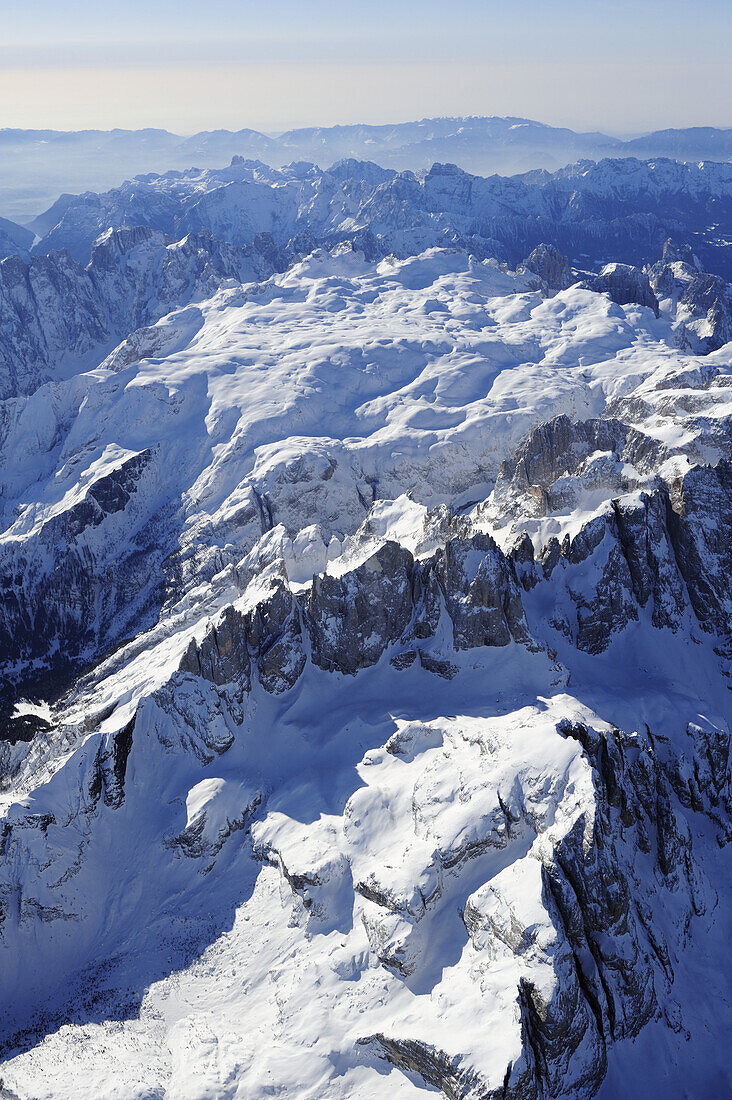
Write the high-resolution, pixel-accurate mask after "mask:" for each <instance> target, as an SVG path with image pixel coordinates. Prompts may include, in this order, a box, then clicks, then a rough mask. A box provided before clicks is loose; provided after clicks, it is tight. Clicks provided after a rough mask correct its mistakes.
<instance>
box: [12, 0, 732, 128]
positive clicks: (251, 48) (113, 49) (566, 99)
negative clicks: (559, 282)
mask: <svg viewBox="0 0 732 1100" xmlns="http://www.w3.org/2000/svg"><path fill="white" fill-rule="evenodd" d="M0 18H1V20H2V39H0V126H21V127H53V128H60V129H80V128H84V127H103V128H109V127H113V126H121V127H141V126H163V127H167V128H168V129H172V130H177V131H178V132H181V133H190V132H193V131H195V130H200V129H215V128H217V127H226V128H229V129H239V128H241V127H246V126H250V127H252V128H254V129H259V130H266V131H277V130H283V129H287V128H289V127H291V126H307V125H312V124H323V125H330V124H332V123H337V122H357V121H362V122H393V121H401V120H405V119H410V118H421V117H425V116H430V115H457V114H480V115H491V114H498V115H503V114H512V115H523V116H527V117H531V118H536V119H539V120H541V121H543V122H549V123H553V124H556V125H568V126H572V127H574V128H576V129H594V128H597V129H604V130H610V131H613V132H623V133H631V132H638V131H642V130H647V129H654V128H659V127H664V126H689V125H695V124H696V125H717V126H725V125H726V126H730V125H732V64H731V63H730V60H729V51H730V42H732V0H684V2H682V0H501V2H498V0H441V2H436V0H419V2H417V0H365V2H361V3H359V4H355V3H350V2H345V3H335V2H334V0H300V2H297V3H296V2H294V0H269V2H262V0H208V2H205V0H117V2H116V3H115V4H113V3H112V2H111V0H3V3H2V7H1V8H0Z"/></svg>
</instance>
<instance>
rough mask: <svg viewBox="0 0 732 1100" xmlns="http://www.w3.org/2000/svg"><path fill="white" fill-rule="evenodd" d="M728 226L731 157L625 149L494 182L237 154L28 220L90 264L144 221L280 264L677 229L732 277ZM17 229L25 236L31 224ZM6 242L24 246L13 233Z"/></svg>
mask: <svg viewBox="0 0 732 1100" xmlns="http://www.w3.org/2000/svg"><path fill="white" fill-rule="evenodd" d="M729 226H732V164H720V163H715V162H705V163H702V164H682V163H679V162H678V161H674V160H669V159H664V158H658V159H657V160H652V161H643V160H638V159H637V158H633V157H621V158H607V159H605V160H602V161H600V162H599V163H595V162H593V161H587V160H584V161H580V162H578V163H577V164H575V165H573V166H571V167H569V168H563V169H561V170H560V171H558V172H554V173H550V172H546V171H544V170H541V169H540V170H537V171H533V172H528V173H524V174H523V175H518V176H512V177H505V176H490V177H488V178H485V177H482V176H474V175H471V174H470V173H467V172H464V171H463V170H462V169H460V168H457V167H456V166H455V165H454V164H434V165H433V166H432V167H431V168H430V170H429V171H428V172H420V173H414V172H410V171H404V172H396V171H395V170H394V169H391V168H382V167H380V166H379V165H377V164H374V163H373V162H371V161H358V160H353V159H349V160H342V161H339V162H337V163H336V164H335V165H333V166H332V167H331V168H330V169H328V170H323V169H320V168H317V167H315V166H314V165H312V164H307V163H302V162H300V163H298V164H293V165H290V166H289V167H286V168H284V169H276V168H270V167H268V166H267V165H265V164H263V163H262V162H261V161H250V160H244V159H242V158H234V159H233V160H232V163H231V165H229V166H228V167H227V168H218V169H194V170H189V171H188V172H178V171H172V172H166V173H163V174H161V175H156V174H153V173H150V174H148V175H146V176H138V177H137V178H136V179H133V180H130V181H127V182H126V183H124V184H122V185H121V186H120V187H115V188H113V189H112V190H110V191H106V192H101V193H99V192H92V191H88V192H85V193H84V194H82V195H79V196H68V195H66V196H63V197H62V198H60V199H58V200H57V201H56V202H55V203H54V204H53V205H52V206H51V207H50V208H49V209H48V210H47V211H46V212H45V213H44V214H43V215H41V216H40V217H38V218H36V219H35V220H34V221H33V222H31V223H30V227H29V228H30V230H32V232H33V233H35V235H36V238H37V239H36V240H35V242H34V243H33V245H32V247H31V248H30V250H26V253H25V254H26V257H27V255H28V254H29V253H32V254H33V256H38V257H40V256H41V255H45V254H48V253H51V252H54V251H58V250H60V249H66V250H67V251H68V252H69V253H70V254H71V256H72V257H73V258H74V260H76V261H77V262H80V263H82V264H86V263H87V262H88V261H89V259H90V257H91V255H92V252H93V247H94V242H95V241H96V240H97V239H98V238H99V237H100V236H101V235H102V234H106V233H107V232H108V230H110V229H114V230H117V229H134V228H136V227H146V228H147V229H149V230H153V231H155V232H158V233H162V234H165V236H166V237H167V239H168V240H170V241H173V240H181V239H182V238H187V237H188V236H189V235H191V234H193V235H194V236H195V235H199V234H201V233H203V234H209V235H210V236H211V237H213V238H214V239H216V240H218V241H220V242H224V243H225V244H227V245H229V246H233V247H234V248H237V249H241V248H244V249H252V248H253V249H254V250H255V251H256V252H257V254H258V255H262V256H265V257H267V258H268V260H269V262H270V263H271V264H273V269H277V270H284V268H285V267H287V266H288V264H289V263H291V262H292V261H293V259H294V258H296V257H297V256H301V255H305V254H307V253H308V252H310V251H312V250H313V249H314V248H316V247H323V248H326V249H332V248H335V247H341V248H342V247H344V246H345V247H353V248H355V249H357V250H358V251H360V252H363V253H364V254H365V255H366V257H367V258H368V259H371V260H374V259H378V258H381V257H384V256H387V255H396V256H399V257H402V258H404V257H406V256H410V255H415V254H416V253H419V252H420V251H422V250H424V249H425V248H433V247H450V248H459V249H462V250H464V251H466V252H469V253H471V254H472V255H474V256H476V257H478V258H479V259H486V258H489V257H493V258H495V259H497V260H499V261H501V262H506V263H508V264H510V265H511V266H512V267H513V266H515V265H516V264H517V263H519V262H520V261H521V260H522V259H523V258H524V257H525V256H527V255H528V254H529V252H531V250H532V249H533V248H535V247H536V246H537V245H538V244H540V243H546V244H551V245H553V246H555V247H556V248H558V249H560V250H561V251H562V252H564V253H565V254H566V255H567V256H568V257H569V258H570V260H571V261H572V263H574V264H575V265H576V266H577V267H579V268H584V269H588V268H594V267H599V266H602V264H604V263H605V262H606V261H607V257H608V255H612V256H613V257H615V258H617V259H618V260H622V261H623V262H625V263H631V264H644V263H648V262H653V261H654V260H655V259H656V258H657V257H658V256H659V255H660V253H661V249H662V247H663V243H664V241H665V240H666V239H667V238H668V237H674V238H675V239H676V240H677V241H679V242H680V243H684V244H690V245H693V248H694V251H695V252H696V253H697V255H698V256H699V257H700V259H701V261H702V263H703V264H704V266H705V269H706V270H708V271H710V272H713V273H714V274H716V275H720V276H723V277H724V278H725V279H730V278H732V244H731V243H730V240H729V237H730V236H731V234H730V233H729V232H728V231H727V229H726V228H725V227H729ZM20 232H21V233H22V232H26V245H27V236H29V233H28V231H25V230H21V231H20ZM8 251H9V253H19V254H21V255H23V254H24V251H23V248H22V247H20V246H19V243H17V242H16V243H15V244H13V243H12V242H11V245H10V248H9V250H8ZM247 256H249V253H248V254H247ZM247 263H249V259H248V258H247Z"/></svg>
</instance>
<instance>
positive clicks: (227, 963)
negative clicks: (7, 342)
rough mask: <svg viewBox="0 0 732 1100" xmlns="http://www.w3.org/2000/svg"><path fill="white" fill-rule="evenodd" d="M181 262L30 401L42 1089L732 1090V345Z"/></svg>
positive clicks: (6, 808) (17, 842) (29, 548)
mask: <svg viewBox="0 0 732 1100" xmlns="http://www.w3.org/2000/svg"><path fill="white" fill-rule="evenodd" d="M181 186H183V184H182V185H181ZM109 241H111V238H110V239H109ZM109 241H108V242H107V243H108V244H109ZM135 247H137V246H135ZM144 247H145V248H148V247H149V246H148V244H147V243H144ZM155 247H156V248H157V247H158V246H157V244H156V245H155ZM166 247H167V246H166ZM156 254H157V253H156ZM186 255H188V253H186ZM199 259H200V257H199V258H198V259H196V264H198V263H199ZM166 262H167V261H166ZM176 262H177V260H176ZM181 262H183V261H182V260H181ZM186 262H187V261H186ZM673 263H674V262H673V261H671V260H669V271H671V275H673V276H674V278H676V279H677V280H682V282H683V280H684V279H686V280H687V282H688V279H690V278H691V276H690V275H688V272H687V269H686V268H684V269H683V270H682V269H681V268H679V267H678V265H677V267H676V269H675V273H674V271H673V270H672V268H673ZM687 266H688V265H687ZM682 267H683V265H682ZM176 270H178V269H177V268H176ZM695 270H696V269H695ZM196 271H199V268H198V267H197V268H196ZM659 272H660V273H657V278H658V279H659V280H661V279H662V278H666V279H670V278H671V275H669V274H668V271H666V269H665V268H664V269H663V271H661V268H660V267H659ZM622 274H623V273H622V272H621V273H620V275H621V276H622ZM146 277H147V276H146ZM207 278H208V276H207ZM179 285H180V287H181V288H183V289H181V290H180V292H179V296H178V303H177V307H176V308H173V309H172V311H170V312H165V313H164V314H163V315H162V316H159V317H158V316H156V313H158V314H159V313H160V310H159V309H157V310H156V309H155V308H153V307H150V308H149V309H148V308H147V307H146V311H143V313H142V314H141V315H140V316H141V320H142V323H141V325H139V326H138V327H135V328H134V331H131V332H129V334H128V335H126V337H125V339H123V340H122V342H121V343H119V344H118V345H117V346H115V347H114V348H113V349H111V350H110V346H109V345H110V339H109V330H107V329H104V331H103V332H102V330H101V329H100V332H99V334H98V336H99V339H98V340H97V342H96V343H94V340H93V339H92V336H89V339H88V341H87V342H86V343H85V344H83V347H84V348H85V350H84V353H83V354H80V355H79V356H78V357H77V358H74V357H73V356H67V357H66V358H65V359H64V360H63V363H62V364H61V365H60V366H59V367H58V369H55V368H54V370H55V373H54V374H53V377H51V379H50V380H44V378H43V377H42V376H41V375H38V377H35V376H34V377H35V381H34V382H32V383H30V382H29V383H28V386H27V387H26V389H28V390H30V392H23V390H22V389H19V390H18V392H15V393H13V394H11V396H9V397H7V398H6V399H5V400H4V401H2V403H1V405H0V429H1V430H0V492H1V495H2V499H1V503H0V507H1V509H2V517H1V519H2V523H1V526H2V534H1V535H0V585H2V591H3V600H2V607H1V615H0V655H2V658H3V692H2V705H3V718H2V721H3V728H4V730H5V735H4V738H3V740H0V814H1V815H2V821H1V822H0V853H1V855H2V860H1V861H0V955H1V957H2V964H1V965H0V1004H1V1005H2V1011H1V1013H0V1037H1V1038H0V1044H1V1045H2V1049H3V1056H2V1061H1V1062H0V1095H2V1096H7V1097H13V1098H20V1100H65V1098H68V1100H72V1098H74V1100H75V1098H77V1097H79V1096H80V1095H83V1096H88V1097H99V1098H105V1100H106V1098H109V1100H151V1098H153V1097H158V1098H161V1100H162V1098H165V1100H214V1098H215V1100H260V1098H263V1097H270V1096H274V1097H288V1098H289V1097H297V1098H312V1100H326V1098H328V1100H331V1098H332V1100H346V1098H348V1100H351V1098H354V1100H355V1098H359V1100H366V1098H372V1097H390V1098H391V1097H418V1096H420V1095H422V1094H424V1093H426V1092H440V1091H441V1092H442V1093H443V1094H444V1095H447V1096H449V1097H452V1098H453V1100H457V1098H461V1100H462V1098H465V1100H468V1098H469V1100H479V1098H480V1100H499V1098H501V1100H540V1098H541V1100H545V1098H550V1097H552V1098H554V1097H556V1098H560V1097H561V1098H567V1100H569V1098H572V1100H580V1098H587V1100H589V1098H590V1097H592V1096H595V1095H597V1096H599V1097H601V1098H602V1100H620V1097H628V1096H640V1095H646V1094H647V1095H649V1096H653V1095H664V1096H665V1097H667V1098H668V1100H684V1098H687V1097H689V1098H690V1097H701V1096H705V1097H711V1098H714V1097H719V1098H721V1097H723V1096H727V1095H729V1094H730V1093H732V1062H731V1061H730V1057H729V1052H728V1046H729V1043H728V1042H727V1039H728V1037H729V1036H730V1034H731V1033H732V1003H731V999H730V981H729V977H730V969H729V946H728V945H729V940H730V935H731V934H732V918H731V917H730V912H732V909H731V906H730V902H731V900H732V899H731V898H730V890H729V886H728V881H727V880H728V878H729V874H728V852H729V846H728V845H729V841H730V839H731V838H732V820H731V818H730V810H731V807H732V803H731V802H730V789H729V785H730V773H729V741H730V701H731V699H732V696H731V695H730V684H732V680H731V679H730V676H731V674H732V664H731V661H732V641H731V640H732V548H731V547H730V543H729V529H730V528H729V525H730V523H732V463H730V458H732V453H731V451H730V438H731V435H730V425H732V355H731V349H732V345H730V344H722V346H719V347H717V348H716V349H715V350H712V351H711V353H710V354H706V355H703V356H702V355H697V354H694V353H693V352H694V351H695V350H698V347H699V346H700V345H694V346H692V341H691V338H690V337H689V336H688V335H686V331H687V330H686V329H685V328H684V327H683V326H684V324H687V325H688V324H689V323H690V322H689V318H690V317H691V316H692V312H691V311H692V307H691V306H688V307H684V308H686V313H684V308H680V307H679V295H680V293H681V291H679V290H678V288H677V290H676V291H673V292H669V293H668V294H667V295H666V296H665V297H663V298H660V308H658V309H655V308H651V307H649V306H648V305H642V304H638V303H637V302H634V301H626V302H625V303H624V304H619V302H618V301H616V300H613V297H612V296H611V293H601V292H599V291H598V290H597V289H591V288H590V287H589V285H588V284H587V282H586V281H585V282H584V283H583V282H581V281H580V280H579V278H577V279H576V280H572V281H571V285H569V286H566V287H565V288H564V289H560V290H559V291H558V292H554V291H553V290H552V288H548V287H547V285H546V281H545V280H543V279H542V277H540V276H538V275H537V274H536V273H535V272H533V271H532V270H530V269H528V268H525V269H524V270H523V271H522V272H519V273H518V274H517V273H514V272H512V271H509V270H507V269H506V268H505V266H504V267H500V266H499V265H498V264H497V263H496V262H495V261H493V260H478V259H476V258H475V257H474V256H470V255H469V254H467V253H466V252H465V251H460V250H458V249H437V248H430V249H428V250H427V251H424V252H422V253H420V254H418V255H414V256H410V257H408V258H406V259H396V258H395V257H387V258H386V259H382V260H379V261H372V262H369V261H367V260H366V259H365V258H364V256H363V254H361V253H358V252H354V251H353V250H351V249H350V248H348V249H347V248H338V249H335V250H333V251H332V252H328V251H325V250H323V249H318V250H316V251H314V252H312V253H311V254H310V255H308V256H306V257H305V258H302V259H300V260H298V261H297V262H296V263H294V264H293V265H292V266H290V267H289V268H288V269H287V270H286V271H284V272H280V273H274V274H272V275H270V276H269V277H268V278H264V279H263V280H261V281H255V282H245V283H244V282H242V281H241V280H240V279H239V280H237V279H235V278H233V277H227V278H224V279H220V280H219V283H218V287H216V286H212V285H211V284H210V283H208V282H205V283H201V282H199V283H196V284H195V286H194V284H193V283H191V282H190V281H187V280H185V279H181V281H180V284H179ZM608 285H610V284H608ZM664 285H665V284H664ZM684 285H686V284H684ZM192 288H193V289H192ZM611 289H612V287H611ZM649 293H650V290H649ZM619 296H622V295H618V294H617V293H616V294H615V297H616V298H617V297H619ZM54 301H55V299H54ZM654 301H655V298H654ZM53 308H54V310H55V309H56V306H55V305H54V307H53ZM710 308H711V307H710ZM696 316H697V314H694V317H696ZM714 325H716V329H715V331H716V332H719V322H718V321H716V320H715V319H714V318H711V320H710V321H709V326H710V330H711V328H714ZM50 327H51V326H50V322H49V325H48V329H49V331H50ZM85 331H87V330H85ZM89 331H91V330H89ZM699 332H701V329H699ZM697 336H698V333H697V334H696V336H695V337H694V338H695V339H696V338H697ZM704 336H705V334H704V333H701V336H698V338H699V339H702V338H704ZM84 339H85V340H86V339H87V338H86V336H85V337H84ZM717 343H719V341H717ZM49 346H50V343H49ZM79 346H80V347H82V344H80V345H79Z"/></svg>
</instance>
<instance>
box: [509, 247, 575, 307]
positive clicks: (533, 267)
mask: <svg viewBox="0 0 732 1100" xmlns="http://www.w3.org/2000/svg"><path fill="white" fill-rule="evenodd" d="M518 271H521V272H531V273H532V274H533V275H536V276H537V277H538V278H539V280H540V282H541V287H542V290H543V292H544V294H546V295H547V296H549V297H551V296H552V295H554V294H558V293H559V291H560V290H567V289H568V288H569V287H570V286H572V284H573V283H574V282H576V281H577V280H576V278H575V276H574V273H573V272H572V267H571V264H570V262H569V260H568V259H567V257H566V256H565V255H563V254H562V253H561V252H560V251H559V249H558V248H555V246H554V245H553V244H540V245H537V246H536V248H535V249H534V251H533V252H532V253H531V255H530V256H527V257H526V259H525V260H524V261H523V262H522V263H521V264H519V267H518Z"/></svg>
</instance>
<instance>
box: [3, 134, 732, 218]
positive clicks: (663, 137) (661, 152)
mask: <svg viewBox="0 0 732 1100" xmlns="http://www.w3.org/2000/svg"><path fill="white" fill-rule="evenodd" d="M0 151H1V152H2V156H1V157H0V212H1V213H2V214H4V215H6V216H7V217H10V218H13V219H16V220H19V221H21V222H25V221H27V220H29V219H30V218H32V217H34V216H35V215H36V214H37V213H38V211H39V210H42V209H43V208H44V207H46V206H48V205H49V203H51V202H52V201H53V200H54V199H55V198H56V196H57V195H59V194H60V193H62V192H75V191H80V190H83V189H86V188H93V189H95V190H106V189H107V188H109V187H112V186H114V185H116V184H117V183H118V182H119V180H120V179H124V178H126V177H129V176H134V175H136V174H138V173H141V172H150V171H159V170H160V168H161V167H163V166H164V167H167V168H169V169H182V170H185V169H188V168H190V167H191V165H193V164H195V165H198V166H199V167H201V168H214V167H216V166H217V165H219V164H223V163H225V162H227V161H229V160H231V158H232V157H234V156H241V157H244V158H248V159H252V160H263V161H265V162H266V163H267V164H272V165H274V166H282V165H285V164H289V163H291V162H292V161H298V160H307V161H314V162H315V163H316V164H319V165H320V166H321V167H323V168H324V167H326V166H327V165H329V164H333V163H334V162H335V161H338V160H343V159H348V158H355V159H356V160H375V161H378V162H379V163H380V164H383V165H385V166H386V167H389V168H394V169H396V170H397V171H405V170H412V171H417V170H420V169H425V168H429V167H430V166H431V165H432V164H434V163H435V162H443V163H444V162H449V163H454V164H458V165H460V167H461V168H463V169H465V171H467V172H472V173H475V174H476V175H488V174H490V173H494V172H498V173H501V174H502V175H513V174H515V173H517V172H526V171H529V170H532V169H536V168H544V169H547V170H549V171H556V170H557V169H559V168H561V167H562V166H563V165H565V164H569V163H571V162H572V161H576V160H578V159H583V158H590V159H599V158H602V157H608V156H618V157H622V156H632V157H640V158H641V159H645V158H649V157H651V158H653V157H671V158H674V159H678V160H686V161H690V162H695V161H700V160H717V161H729V160H730V159H731V158H732V129H718V128H714V127H693V128H690V129H682V130H660V131H657V132H655V133H651V134H647V135H645V136H643V137H638V138H634V139H632V140H630V141H621V140H620V139H618V138H615V137H609V136H608V135H607V134H602V133H576V132H574V131H572V130H568V129H566V128H558V127H554V126H547V125H546V124H544V123H541V122H536V121H533V120H531V119H526V118H496V117H492V118H482V117H473V118H427V119H421V120H420V121H414V122H403V123H396V124H393V125H381V126H371V125H351V126H328V127H309V128H305V129H300V130H289V131H287V132H286V133H283V134H279V135H276V136H275V135H269V134H262V133H259V132H258V131H256V130H251V129H244V130H238V131H235V132H231V131H229V130H213V131H207V132H203V133H199V134H193V135H192V136H187V137H181V136H179V135H177V134H171V133H169V132H168V131H167V130H155V129H145V130H109V131H101V130H83V131H79V132H61V131H57V130H17V129H16V130H13V129H4V130H0Z"/></svg>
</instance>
